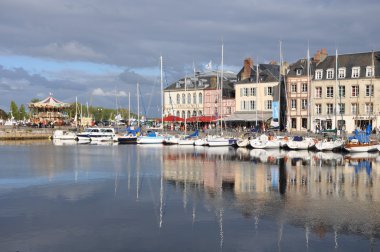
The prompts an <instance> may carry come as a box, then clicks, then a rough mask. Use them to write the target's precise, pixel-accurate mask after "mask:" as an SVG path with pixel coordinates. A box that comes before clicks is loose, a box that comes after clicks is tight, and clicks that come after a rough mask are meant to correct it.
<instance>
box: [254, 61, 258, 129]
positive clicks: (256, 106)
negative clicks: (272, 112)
mask: <svg viewBox="0 0 380 252" xmlns="http://www.w3.org/2000/svg"><path fill="white" fill-rule="evenodd" d="M255 90H256V104H255V109H256V125H255V127H256V130H257V129H258V128H257V108H258V105H259V103H258V100H257V97H258V95H257V94H258V93H259V59H258V58H257V63H256V89H255Z"/></svg>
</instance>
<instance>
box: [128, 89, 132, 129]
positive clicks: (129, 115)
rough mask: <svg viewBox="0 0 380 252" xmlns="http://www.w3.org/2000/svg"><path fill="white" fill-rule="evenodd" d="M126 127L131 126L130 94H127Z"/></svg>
mask: <svg viewBox="0 0 380 252" xmlns="http://www.w3.org/2000/svg"><path fill="white" fill-rule="evenodd" d="M128 126H131V92H128Z"/></svg>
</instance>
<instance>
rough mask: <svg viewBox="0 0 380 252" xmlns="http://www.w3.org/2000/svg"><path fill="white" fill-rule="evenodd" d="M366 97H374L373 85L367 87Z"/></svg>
mask: <svg viewBox="0 0 380 252" xmlns="http://www.w3.org/2000/svg"><path fill="white" fill-rule="evenodd" d="M365 96H367V97H369V96H373V85H366V86H365Z"/></svg>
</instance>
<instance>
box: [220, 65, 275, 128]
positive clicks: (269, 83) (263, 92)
mask: <svg viewBox="0 0 380 252" xmlns="http://www.w3.org/2000/svg"><path fill="white" fill-rule="evenodd" d="M279 71H280V66H279V65H276V64H259V65H256V66H254V64H253V60H252V59H250V58H248V59H245V60H244V66H243V68H242V69H241V70H240V72H239V73H238V75H237V82H236V84H235V99H236V102H235V104H236V108H235V113H234V114H233V115H232V116H231V117H229V118H228V119H226V120H227V121H231V122H233V121H235V122H247V123H248V124H252V125H258V124H259V123H260V122H261V123H263V122H266V121H267V120H268V119H270V118H272V109H273V106H272V104H273V101H274V100H275V99H274V95H275V93H277V92H278V84H279ZM277 100H278V98H277Z"/></svg>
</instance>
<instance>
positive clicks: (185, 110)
mask: <svg viewBox="0 0 380 252" xmlns="http://www.w3.org/2000/svg"><path fill="white" fill-rule="evenodd" d="M186 81H187V74H186V76H185V104H186V103H187V102H188V100H187V93H186V91H187V90H186ZM186 107H187V106H185V108H186ZM186 121H187V111H186V110H185V135H186V130H187V124H186V123H187V122H186Z"/></svg>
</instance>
